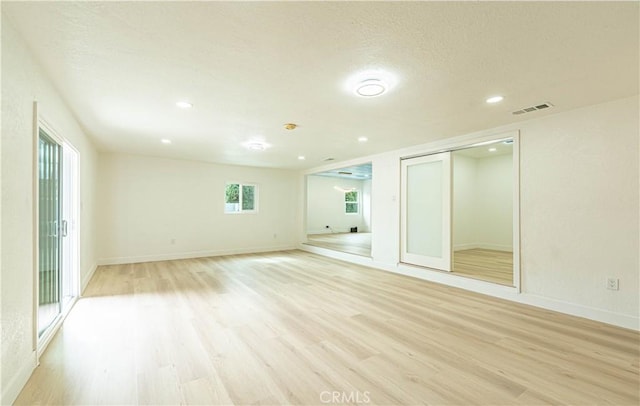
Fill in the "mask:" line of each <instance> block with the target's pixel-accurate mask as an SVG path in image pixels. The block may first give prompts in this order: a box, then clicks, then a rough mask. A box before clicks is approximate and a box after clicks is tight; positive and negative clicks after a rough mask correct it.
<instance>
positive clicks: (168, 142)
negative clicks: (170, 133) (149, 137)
mask: <svg viewBox="0 0 640 406" xmlns="http://www.w3.org/2000/svg"><path fill="white" fill-rule="evenodd" d="M160 142H161V143H163V144H171V140H168V139H166V138H164V139H161V140H160Z"/></svg>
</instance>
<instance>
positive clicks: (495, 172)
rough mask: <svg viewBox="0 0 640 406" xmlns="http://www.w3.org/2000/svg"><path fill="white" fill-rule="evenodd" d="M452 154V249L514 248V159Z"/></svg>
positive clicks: (505, 156)
mask: <svg viewBox="0 0 640 406" xmlns="http://www.w3.org/2000/svg"><path fill="white" fill-rule="evenodd" d="M463 154H464V152H463V151H457V152H453V153H452V156H453V202H452V205H453V235H452V239H453V249H454V250H461V249H471V248H486V249H494V250H501V251H511V250H512V249H513V157H512V155H511V154H508V155H497V156H490V157H483V158H473V157H468V156H464V155H463Z"/></svg>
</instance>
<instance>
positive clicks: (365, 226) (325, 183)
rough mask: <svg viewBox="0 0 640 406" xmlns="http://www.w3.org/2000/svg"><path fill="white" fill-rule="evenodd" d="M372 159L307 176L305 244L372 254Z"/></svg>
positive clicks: (364, 254)
mask: <svg viewBox="0 0 640 406" xmlns="http://www.w3.org/2000/svg"><path fill="white" fill-rule="evenodd" d="M371 176H372V171H371V163H366V164H362V165H357V166H351V167H348V168H340V169H334V170H330V171H325V172H321V173H315V174H312V175H308V176H307V230H306V231H307V242H306V244H308V245H313V246H317V247H322V248H327V249H331V250H334V251H341V252H347V253H350V254H356V255H362V256H367V257H368V256H371Z"/></svg>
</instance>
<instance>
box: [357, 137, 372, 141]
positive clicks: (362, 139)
mask: <svg viewBox="0 0 640 406" xmlns="http://www.w3.org/2000/svg"><path fill="white" fill-rule="evenodd" d="M358 141H359V142H367V141H369V138H367V137H358Z"/></svg>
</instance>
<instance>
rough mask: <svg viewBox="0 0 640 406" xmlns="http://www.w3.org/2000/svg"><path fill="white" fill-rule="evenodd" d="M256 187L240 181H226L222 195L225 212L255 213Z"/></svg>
mask: <svg viewBox="0 0 640 406" xmlns="http://www.w3.org/2000/svg"><path fill="white" fill-rule="evenodd" d="M257 192H258V187H257V186H256V185H245V184H242V183H227V186H226V189H225V197H224V212H225V213H255V212H256V211H258V193H257Z"/></svg>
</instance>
